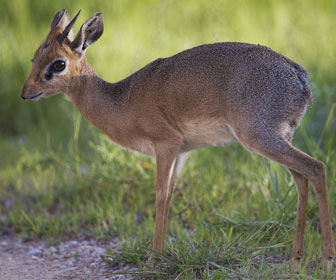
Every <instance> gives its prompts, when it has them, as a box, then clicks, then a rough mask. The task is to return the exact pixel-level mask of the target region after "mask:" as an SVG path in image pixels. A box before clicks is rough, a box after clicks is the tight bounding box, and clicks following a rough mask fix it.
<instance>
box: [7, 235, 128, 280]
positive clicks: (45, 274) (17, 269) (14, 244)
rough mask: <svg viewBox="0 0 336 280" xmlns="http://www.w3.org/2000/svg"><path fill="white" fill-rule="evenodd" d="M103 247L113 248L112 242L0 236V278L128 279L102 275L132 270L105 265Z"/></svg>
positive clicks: (46, 279)
mask: <svg viewBox="0 0 336 280" xmlns="http://www.w3.org/2000/svg"><path fill="white" fill-rule="evenodd" d="M107 247H110V248H112V250H114V249H115V250H117V247H116V241H115V240H112V241H111V242H110V243H105V244H103V243H99V242H97V241H96V240H85V239H82V240H70V241H67V242H63V243H60V244H58V245H57V246H52V245H47V244H46V242H43V241H31V242H22V240H21V239H19V238H17V237H12V236H1V235H0V280H51V279H52V280H54V279H55V280H68V279H76V280H77V279H79V280H82V279H83V280H84V279H85V280H91V279H92V280H93V279H95V280H107V279H132V277H131V276H125V275H114V276H107V275H106V274H108V273H115V272H119V271H124V270H130V269H132V267H130V266H116V267H111V266H108V265H107V264H106V262H104V261H103V260H102V258H101V257H100V255H101V254H105V253H106V248H107Z"/></svg>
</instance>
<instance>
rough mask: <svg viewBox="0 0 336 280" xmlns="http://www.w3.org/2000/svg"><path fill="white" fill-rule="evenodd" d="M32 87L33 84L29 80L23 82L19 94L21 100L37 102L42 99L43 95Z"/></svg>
mask: <svg viewBox="0 0 336 280" xmlns="http://www.w3.org/2000/svg"><path fill="white" fill-rule="evenodd" d="M34 85H35V82H34V81H32V80H31V79H29V78H28V79H27V80H26V81H25V83H24V84H23V86H22V88H21V92H20V96H21V98H22V99H23V100H39V99H40V98H41V97H42V95H43V93H42V92H39V91H37V90H36V88H35V86H34Z"/></svg>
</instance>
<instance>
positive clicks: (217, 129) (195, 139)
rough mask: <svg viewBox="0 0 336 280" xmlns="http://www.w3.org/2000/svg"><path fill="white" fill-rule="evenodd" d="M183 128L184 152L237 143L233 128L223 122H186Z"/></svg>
mask: <svg viewBox="0 0 336 280" xmlns="http://www.w3.org/2000/svg"><path fill="white" fill-rule="evenodd" d="M181 127H182V131H183V135H184V145H183V148H182V149H183V151H190V150H193V149H200V148H205V147H209V146H223V145H224V144H227V143H233V142H237V139H236V137H235V136H234V133H233V132H232V130H231V128H230V127H229V126H227V125H226V124H225V122H224V121H222V120H218V119H215V120H214V119H207V120H204V119H200V120H192V121H188V122H184V123H183V125H182V126H181Z"/></svg>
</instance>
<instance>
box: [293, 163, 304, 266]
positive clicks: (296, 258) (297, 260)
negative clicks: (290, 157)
mask: <svg viewBox="0 0 336 280" xmlns="http://www.w3.org/2000/svg"><path fill="white" fill-rule="evenodd" d="M290 173H291V174H292V176H293V178H294V181H295V184H296V189H297V193H298V204H297V211H296V231H295V239H294V245H293V253H292V257H291V267H292V269H293V270H294V271H295V270H296V269H297V268H298V267H299V266H300V264H301V261H302V258H303V255H304V242H303V241H304V230H305V226H306V209H307V200H308V180H307V178H305V177H304V176H302V175H301V174H299V173H297V172H296V171H294V170H292V169H291V170H290Z"/></svg>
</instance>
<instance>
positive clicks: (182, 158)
mask: <svg viewBox="0 0 336 280" xmlns="http://www.w3.org/2000/svg"><path fill="white" fill-rule="evenodd" d="M188 156H189V152H187V153H183V154H179V155H178V156H177V157H176V159H175V163H174V170H173V173H172V174H171V177H170V182H169V189H168V197H167V202H166V208H165V219H164V229H163V234H164V240H165V239H166V234H167V224H168V216H169V209H170V201H171V198H172V195H173V192H174V190H175V187H176V184H177V181H178V178H179V176H180V174H181V171H182V168H183V166H184V164H185V163H186V161H187V159H188Z"/></svg>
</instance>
